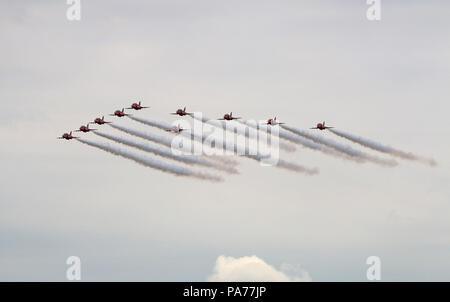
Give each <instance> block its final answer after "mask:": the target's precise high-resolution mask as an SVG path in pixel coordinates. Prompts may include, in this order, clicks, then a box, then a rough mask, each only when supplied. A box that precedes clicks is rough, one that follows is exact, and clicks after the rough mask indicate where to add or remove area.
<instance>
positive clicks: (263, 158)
mask: <svg viewBox="0 0 450 302" xmlns="http://www.w3.org/2000/svg"><path fill="white" fill-rule="evenodd" d="M191 117H193V118H194V119H197V120H199V121H201V122H202V123H204V124H209V125H212V126H215V127H217V128H219V129H225V130H228V131H230V129H231V130H236V132H237V133H238V134H240V135H243V136H245V137H247V138H249V139H252V138H256V139H258V133H257V131H253V133H252V128H249V127H242V126H241V127H231V128H228V127H227V125H228V124H227V125H225V122H223V121H218V120H210V119H209V118H207V117H203V116H202V115H197V114H194V115H191ZM227 123H228V122H227ZM237 125H238V126H240V125H239V124H237ZM269 130H271V129H269ZM250 133H252V134H250ZM266 133H270V135H271V134H272V132H271V131H267V132H266ZM206 137H207V135H203V136H202V139H206ZM220 143H224V144H225V147H226V148H228V149H229V148H230V147H229V144H228V143H227V142H226V141H223V142H220ZM238 147H239V146H238ZM231 148H234V146H233V145H232V146H231ZM269 148H270V147H269ZM249 151H252V150H249V149H246V153H245V154H244V156H247V157H249V158H251V159H254V160H258V161H260V162H262V163H263V164H264V162H266V163H269V162H270V163H271V164H268V165H273V166H276V167H278V168H282V169H288V170H291V171H295V172H301V173H305V174H308V175H314V174H317V173H318V172H319V171H318V169H317V168H306V167H303V166H300V165H298V164H295V163H291V162H288V161H285V160H281V159H278V158H277V157H278V154H276V156H275V157H276V158H274V157H273V155H274V154H273V153H272V152H269V153H268V154H267V155H262V154H261V153H259V152H258V153H256V154H255V153H253V154H254V155H249V153H247V152H249Z"/></svg>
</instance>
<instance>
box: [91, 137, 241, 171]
mask: <svg viewBox="0 0 450 302" xmlns="http://www.w3.org/2000/svg"><path fill="white" fill-rule="evenodd" d="M94 134H96V135H98V136H101V137H104V138H106V139H109V140H112V141H115V142H117V143H120V144H124V145H127V146H130V147H134V148H137V149H140V150H143V151H146V152H150V153H153V154H156V155H159V156H162V157H166V158H170V159H173V160H176V161H180V162H184V163H186V164H194V165H200V166H204V167H209V168H215V169H218V170H221V171H225V172H228V173H234V174H236V173H237V170H236V169H234V168H226V167H222V166H219V165H216V164H213V163H211V162H208V161H207V160H204V159H202V158H198V157H196V156H194V155H191V154H174V153H173V152H172V150H171V149H167V148H161V147H158V146H154V145H151V144H148V143H146V142H137V141H134V140H132V139H129V138H125V137H118V136H115V135H111V134H107V133H103V132H99V131H95V132H94Z"/></svg>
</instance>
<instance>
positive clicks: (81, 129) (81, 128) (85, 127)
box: [75, 124, 97, 133]
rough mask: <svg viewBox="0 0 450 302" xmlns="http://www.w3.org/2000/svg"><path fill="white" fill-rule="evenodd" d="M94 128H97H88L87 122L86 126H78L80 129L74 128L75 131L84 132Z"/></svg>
mask: <svg viewBox="0 0 450 302" xmlns="http://www.w3.org/2000/svg"><path fill="white" fill-rule="evenodd" d="M95 130H97V129H89V124H87V125H86V126H84V125H82V126H81V127H80V129H79V130H75V132H84V133H86V132H89V131H95Z"/></svg>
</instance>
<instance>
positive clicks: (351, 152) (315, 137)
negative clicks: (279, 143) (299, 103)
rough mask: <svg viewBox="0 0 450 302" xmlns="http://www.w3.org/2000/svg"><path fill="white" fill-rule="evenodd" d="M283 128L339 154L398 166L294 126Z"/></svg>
mask: <svg viewBox="0 0 450 302" xmlns="http://www.w3.org/2000/svg"><path fill="white" fill-rule="evenodd" d="M281 127H283V128H284V129H286V130H289V131H291V132H292V133H295V134H297V135H299V136H302V137H305V138H307V139H310V140H312V141H313V142H316V143H318V144H322V145H325V146H328V147H330V148H333V149H335V150H337V151H339V152H342V153H346V154H348V155H349V156H352V157H360V158H363V159H366V160H369V161H371V162H374V163H377V164H380V165H384V166H390V167H393V166H396V165H397V162H396V161H395V160H392V159H384V158H379V157H376V156H373V155H370V154H367V153H364V152H362V151H359V150H356V149H353V148H352V147H350V146H348V145H342V144H340V143H338V142H336V141H334V140H332V139H328V138H325V137H321V136H318V135H315V134H311V133H309V132H307V131H304V130H302V129H298V128H295V127H292V126H288V125H281Z"/></svg>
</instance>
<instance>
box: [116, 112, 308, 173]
mask: <svg viewBox="0 0 450 302" xmlns="http://www.w3.org/2000/svg"><path fill="white" fill-rule="evenodd" d="M191 116H193V117H194V118H195V116H196V115H195V114H194V115H191ZM129 118H131V119H132V120H135V121H137V122H140V123H143V124H145V125H148V126H151V127H156V128H160V129H163V130H169V129H171V128H172V127H171V125H169V124H167V123H165V122H160V121H154V120H149V119H143V118H137V117H134V116H129ZM197 119H198V120H200V121H202V122H203V123H205V121H207V120H208V119H207V118H201V119H200V118H197ZM208 121H209V120H208ZM211 121H212V123H211V125H213V126H217V127H219V128H222V123H220V121H217V120H211ZM111 126H113V127H114V128H116V126H117V125H111ZM120 128H124V127H121V126H120ZM127 131H128V133H130V134H133V133H136V134H137V131H135V130H131V129H127ZM140 134H142V133H140ZM180 135H181V136H184V137H192V136H194V137H196V138H197V139H199V140H201V142H202V143H204V142H205V141H207V140H209V139H210V137H209V134H207V133H203V132H202V133H197V132H196V131H189V132H184V131H183V132H181V133H180ZM139 136H140V135H139ZM140 137H143V138H145V137H144V136H140ZM214 142H215V143H216V146H217V145H219V146H221V147H223V148H224V149H225V150H228V151H232V152H235V151H237V153H238V154H239V155H243V156H245V157H248V158H251V159H253V160H257V161H260V162H261V163H269V164H270V162H272V161H271V160H273V161H275V159H274V158H272V157H271V156H270V154H262V153H261V152H259V151H257V150H254V149H251V148H249V147H247V146H242V145H240V144H235V143H234V142H230V141H228V140H226V139H224V138H219V137H215V138H214ZM172 145H174V144H173V143H172ZM175 145H176V144H175ZM235 149H236V150H235ZM279 162H280V161H278V163H279ZM275 167H279V168H284V169H289V170H291V171H296V172H304V173H308V174H311V173H310V172H311V171H314V169H312V170H310V169H307V168H303V167H301V166H298V165H296V164H294V163H288V162H286V161H281V164H279V165H275Z"/></svg>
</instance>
